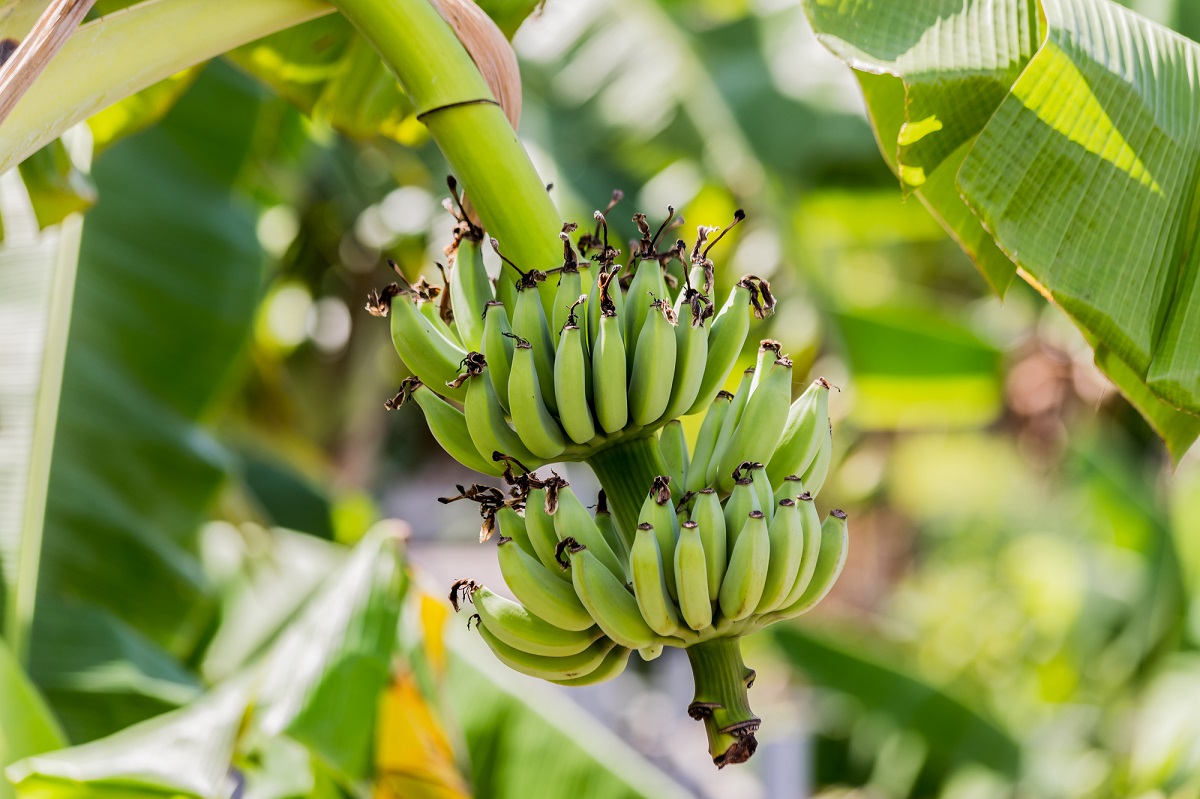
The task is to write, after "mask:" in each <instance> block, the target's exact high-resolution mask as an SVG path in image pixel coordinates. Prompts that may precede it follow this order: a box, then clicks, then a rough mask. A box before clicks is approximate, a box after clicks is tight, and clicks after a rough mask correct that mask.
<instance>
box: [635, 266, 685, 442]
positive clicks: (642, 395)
mask: <svg viewBox="0 0 1200 799" xmlns="http://www.w3.org/2000/svg"><path fill="white" fill-rule="evenodd" d="M654 268H655V270H658V264H657V262H656V263H655V264H654ZM660 277H661V275H660ZM626 341H629V339H626ZM674 374H675V312H674V311H673V310H671V306H670V305H669V304H668V303H667V302H666V300H655V301H654V303H653V307H652V309H651V313H649V314H647V316H646V318H645V323H644V324H643V325H642V326H641V335H640V336H639V337H638V342H637V349H636V350H635V351H634V353H633V368H632V370H631V372H630V378H629V417H630V419H632V420H633V423H634V424H637V425H648V424H651V423H652V422H656V421H658V419H659V418H660V417H661V416H662V415H663V411H665V410H666V409H667V403H668V402H669V401H670V399H671V379H672V376H673V375H674Z"/></svg>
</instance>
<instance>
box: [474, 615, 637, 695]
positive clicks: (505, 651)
mask: <svg viewBox="0 0 1200 799" xmlns="http://www.w3.org/2000/svg"><path fill="white" fill-rule="evenodd" d="M476 629H477V630H478V631H479V635H480V637H482V638H483V640H484V642H485V643H487V645H488V648H489V649H491V650H492V653H493V654H494V655H495V656H496V659H497V660H499V661H500V662H501V663H503V664H504V665H505V666H508V667H509V668H510V669H512V670H513V671H519V672H520V673H522V674H527V675H529V676H530V677H537V678H539V679H542V680H550V681H555V680H573V679H578V678H580V677H585V676H587V675H589V674H591V673H592V672H594V671H595V670H596V669H598V668H600V666H601V664H603V663H604V658H605V656H607V655H608V653H609V652H611V651H612V649H613V647H614V646H616V644H614V643H613V642H612V641H610V640H609V639H607V638H599V639H597V640H596V642H595V643H594V644H592V645H591V646H589V647H588V648H587V649H585V650H583V651H582V652H580V653H579V654H577V655H570V656H568V657H547V656H546V655H533V654H530V653H529V652H523V651H521V650H520V649H517V648H516V647H513V646H509V645H508V644H506V643H504V642H503V641H501V640H500V639H499V638H498V637H496V635H495V634H494V633H492V632H491V631H490V630H488V628H487V627H485V626H483V625H479V626H478V627H477V628H476Z"/></svg>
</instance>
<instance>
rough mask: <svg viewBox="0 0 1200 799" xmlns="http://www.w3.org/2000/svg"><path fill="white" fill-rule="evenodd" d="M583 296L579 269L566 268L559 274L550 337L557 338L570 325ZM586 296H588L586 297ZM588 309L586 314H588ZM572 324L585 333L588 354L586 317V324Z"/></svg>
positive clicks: (551, 317) (551, 316)
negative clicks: (570, 319) (569, 320)
mask: <svg viewBox="0 0 1200 799" xmlns="http://www.w3.org/2000/svg"><path fill="white" fill-rule="evenodd" d="M581 294H583V283H582V281H581V280H580V274H579V269H578V267H573V268H570V269H568V268H566V267H563V269H562V271H560V272H559V273H558V288H557V289H555V291H554V311H553V313H551V315H550V335H551V337H553V336H557V335H558V332H559V331H560V330H562V329H563V327H565V326H566V325H567V323H568V319H569V318H570V317H572V316H574V315H575V307H576V305H577V304H578V302H579V297H580V295H581ZM584 296H586V295H584ZM586 310H587V309H586V308H585V309H584V312H585V313H586ZM572 324H576V325H578V326H579V327H580V328H581V329H582V332H583V335H582V339H583V342H584V348H585V352H586V347H587V324H586V317H584V323H582V324H581V323H579V322H578V321H576V322H573V323H572Z"/></svg>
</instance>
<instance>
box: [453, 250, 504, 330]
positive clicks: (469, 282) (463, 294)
mask: <svg viewBox="0 0 1200 799" xmlns="http://www.w3.org/2000/svg"><path fill="white" fill-rule="evenodd" d="M480 244H481V242H480V241H479V240H478V239H472V238H469V237H468V238H463V239H462V240H460V241H459V243H458V249H457V250H456V251H455V253H454V262H453V263H452V264H451V267H450V281H449V282H450V307H451V308H453V309H454V327H455V328H456V329H457V330H458V335H459V338H461V339H462V343H463V346H465V347H466V348H467V349H470V350H475V351H477V352H479V351H482V350H483V327H484V322H483V314H484V309H485V308H486V307H487V304H488V303H489V302H491V301H492V300H494V299H495V293H494V292H493V290H492V281H491V280H490V279H489V278H488V273H487V268H486V267H485V266H484V265H483V249H482V248H481V247H480Z"/></svg>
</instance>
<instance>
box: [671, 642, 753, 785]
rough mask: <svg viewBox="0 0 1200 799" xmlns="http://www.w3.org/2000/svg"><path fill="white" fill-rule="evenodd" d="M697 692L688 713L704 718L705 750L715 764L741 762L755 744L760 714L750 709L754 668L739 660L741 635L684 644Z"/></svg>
mask: <svg viewBox="0 0 1200 799" xmlns="http://www.w3.org/2000/svg"><path fill="white" fill-rule="evenodd" d="M686 651H687V654H688V660H689V661H691V664H692V678H693V679H694V680H695V683H696V696H695V699H694V700H693V701H692V704H691V705H690V706H689V707H688V715H690V716H691V717H692V718H694V719H698V720H700V721H703V722H704V730H705V732H707V733H708V752H709V754H710V755H712V759H713V763H715V764H716V765H717V768H724V767H725V766H727V765H729V764H731V763H744V762H746V761H747V760H749V759H750V757H751V756H752V755H753V754H754V750H755V749H757V748H758V741H757V739H755V737H754V733H755V732H756V731H757V730H758V726H759V723H760V722H759V718H758V716H755V715H754V712H753V711H752V710H750V699H749V697H748V696H747V689H749V687H750V686H751V685H753V684H754V670H753V669H750V668H747V666H746V664H745V662H743V661H742V650H741V639H740V638H714V639H712V640H711V641H705V642H703V643H699V644H693V645H692V646H690V647H688V648H687V650H686Z"/></svg>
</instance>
